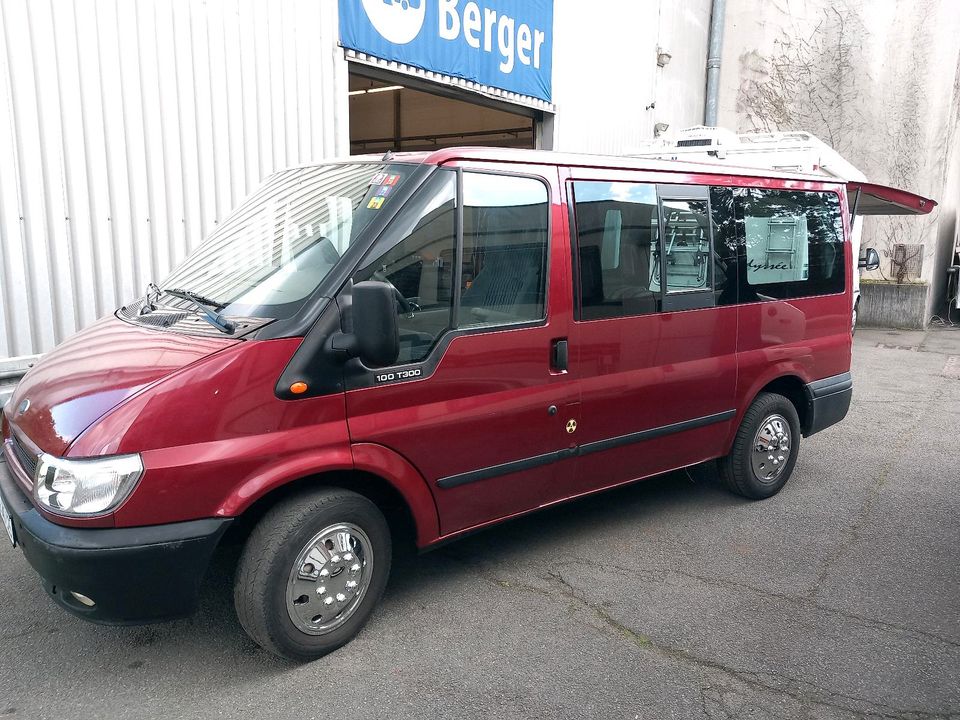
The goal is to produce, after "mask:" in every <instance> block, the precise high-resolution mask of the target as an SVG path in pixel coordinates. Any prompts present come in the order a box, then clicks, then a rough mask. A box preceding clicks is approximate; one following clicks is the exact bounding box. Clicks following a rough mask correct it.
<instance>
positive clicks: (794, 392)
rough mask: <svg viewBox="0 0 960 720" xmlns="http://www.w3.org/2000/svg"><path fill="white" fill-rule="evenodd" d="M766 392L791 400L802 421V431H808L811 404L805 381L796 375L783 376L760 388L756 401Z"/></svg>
mask: <svg viewBox="0 0 960 720" xmlns="http://www.w3.org/2000/svg"><path fill="white" fill-rule="evenodd" d="M764 392H767V393H776V394H777V395H783V396H784V397H785V398H786V399H787V400H789V401H790V403H791V404H792V405H793V407H794V409H795V410H796V411H797V417H798V418H799V419H800V429H801V430H806V428H807V421H808V419H809V414H810V413H809V410H810V404H809V399H808V397H807V391H806V383H805V382H804V381H803V380H801V379H800V378H799V377H797V376H796V375H782V376H781V377H778V378H777V379H776V380H771V381H770V382H768V383H767V384H766V385H764V386H763V387H762V388H760V390H759V391H758V392H757V393H756V395H754V399H756V396H757V395H759V394H760V393H764ZM751 402H752V400H751Z"/></svg>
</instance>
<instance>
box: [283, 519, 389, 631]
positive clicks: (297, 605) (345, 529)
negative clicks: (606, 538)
mask: <svg viewBox="0 0 960 720" xmlns="http://www.w3.org/2000/svg"><path fill="white" fill-rule="evenodd" d="M372 571H373V546H372V545H371V544H370V538H368V537H367V534H366V533H365V532H364V531H363V530H361V529H360V528H358V527H357V526H356V525H352V524H350V523H341V524H339V525H331V526H330V527H327V528H324V529H323V530H321V531H320V532H318V533H317V534H316V535H314V536H313V538H312V539H311V540H310V542H308V543H307V544H306V545H305V546H304V548H303V550H301V551H300V554H299V555H298V556H297V560H296V562H294V564H293V568H292V569H291V571H290V580H289V582H288V583H287V614H288V615H289V616H290V620H291V621H292V622H293V624H294V625H295V626H296V627H297V629H298V630H300V631H301V632H305V633H307V634H308V635H323V634H325V633H328V632H330V631H331V630H333V629H335V628H337V627H339V626H340V625H342V624H343V623H345V622H346V621H347V619H348V618H349V617H350V616H351V615H353V613H354V612H355V611H356V609H357V607H358V606H359V605H360V602H361V601H362V600H363V596H364V594H365V593H366V591H367V586H368V585H369V584H370V576H371V572H372Z"/></svg>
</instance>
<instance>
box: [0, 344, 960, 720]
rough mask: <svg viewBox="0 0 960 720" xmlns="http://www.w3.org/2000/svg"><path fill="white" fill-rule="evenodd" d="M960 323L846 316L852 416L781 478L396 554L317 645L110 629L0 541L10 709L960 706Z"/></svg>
mask: <svg viewBox="0 0 960 720" xmlns="http://www.w3.org/2000/svg"><path fill="white" fill-rule="evenodd" d="M951 357H954V358H957V357H960V330H947V329H935V330H931V331H930V332H927V333H923V332H913V333H911V332H898V331H887V330H865V329H864V330H860V331H858V333H857V338H856V347H855V359H854V368H853V374H854V383H855V385H854V401H853V407H852V409H851V412H850V414H849V416H848V417H847V419H846V420H845V421H844V422H843V423H842V424H841V425H838V426H835V427H833V428H830V429H828V430H826V431H824V432H822V433H820V434H818V435H816V436H814V437H812V438H810V439H809V440H805V441H804V442H803V445H802V448H801V454H800V459H799V462H798V464H797V467H796V470H795V471H794V475H793V478H792V479H791V480H790V482H789V483H788V484H787V486H786V487H785V488H784V490H783V491H782V492H781V493H780V494H779V495H777V496H776V497H774V498H772V499H770V500H766V501H763V502H750V501H746V500H743V499H740V498H737V497H734V496H732V495H730V494H728V493H727V492H726V491H725V490H724V489H723V488H722V487H721V486H720V485H719V482H718V480H717V475H716V471H715V469H714V468H713V466H703V467H699V468H695V469H693V470H691V471H690V472H689V473H688V472H679V473H672V474H669V475H665V476H661V477H658V478H655V479H652V480H649V481H646V482H643V483H639V484H637V485H634V486H631V487H629V488H624V489H620V490H616V491H613V492H609V493H604V494H600V495H597V496H593V497H591V498H589V499H586V500H582V501H579V502H575V503H572V504H568V505H565V506H562V507H559V508H555V509H553V510H549V511H546V512H542V513H539V514H535V515H533V516H529V517H527V518H524V519H522V520H519V521H516V522H512V523H508V524H505V525H502V526H500V527H497V528H493V529H491V530H488V531H485V532H483V533H481V534H478V535H475V536H472V537H470V538H468V539H466V540H463V541H461V542H458V543H455V544H451V545H448V546H446V547H444V548H442V549H440V550H438V551H436V552H433V553H429V554H426V555H423V556H419V557H418V556H410V557H406V558H402V559H400V560H399V561H398V563H397V565H396V567H395V569H394V573H393V576H392V579H391V582H390V585H389V587H388V589H387V594H386V596H385V598H384V600H383V602H382V604H381V607H380V609H379V610H378V611H377V612H376V613H375V615H374V617H373V619H372V620H371V622H370V623H369V624H368V625H367V627H366V629H365V630H364V631H363V632H362V633H361V635H360V636H359V637H358V638H357V639H356V640H354V641H353V642H352V643H351V644H349V645H348V646H346V647H345V648H343V649H341V650H339V651H337V652H336V653H334V654H332V655H330V656H328V657H327V658H324V659H322V660H320V661H318V662H315V663H312V664H309V665H294V664H291V663H287V662H284V661H281V660H277V659H275V658H273V657H272V656H270V655H269V654H267V653H266V652H264V651H262V650H260V649H259V648H257V646H255V645H254V644H253V643H252V642H251V641H250V640H248V639H247V637H246V636H245V635H244V634H243V631H242V630H241V628H240V626H239V624H238V623H237V620H236V617H235V615H234V611H233V605H232V599H231V598H232V588H231V573H230V563H229V557H228V556H227V555H224V556H222V557H220V558H219V559H218V560H217V562H216V564H215V566H214V568H213V569H212V571H211V573H210V576H209V578H208V580H207V581H206V583H205V588H204V593H203V601H202V607H201V610H200V612H199V613H198V614H197V615H196V616H194V617H193V618H190V619H188V620H182V621H177V622H173V623H167V624H160V625H152V626H144V627H134V628H114V627H100V626H96V625H91V624H88V623H85V622H83V621H81V620H77V619H74V618H72V617H70V616H68V615H66V614H65V613H63V612H62V611H61V610H59V609H58V608H57V607H56V606H55V605H54V604H53V602H52V601H50V600H48V599H47V598H46V596H45V595H44V594H43V593H42V591H41V588H40V584H39V581H38V579H37V577H36V576H35V574H34V573H33V571H32V570H31V569H30V567H29V566H28V565H27V563H26V562H25V560H24V558H23V557H22V555H21V553H20V551H19V550H14V549H12V548H11V547H10V546H9V545H8V544H7V543H6V540H5V539H2V538H0V539H2V540H3V541H2V542H0V717H10V718H14V719H16V718H58V719H59V718H84V719H86V718H123V717H131V718H133V717H136V718H219V717H246V718H285V719H286V718H297V719H298V720H304V719H306V718H322V719H324V720H328V719H330V720H332V719H334V718H336V719H337V720H340V719H342V718H419V717H424V718H490V717H510V718H526V717H543V718H580V717H589V718H627V719H632V720H637V719H641V718H642V719H644V720H646V719H660V718H844V719H845V718H903V719H907V718H910V719H916V720H919V719H920V718H934V717H955V718H960V487H958V486H960V372H957V370H958V369H960V359H955V360H953V361H951V360H950V358H951Z"/></svg>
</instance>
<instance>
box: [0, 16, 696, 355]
mask: <svg viewBox="0 0 960 720" xmlns="http://www.w3.org/2000/svg"><path fill="white" fill-rule="evenodd" d="M403 5H406V6H407V7H406V8H402V7H401V3H400V2H399V0H398V2H396V3H389V2H387V3H385V2H383V0H376V1H373V0H350V2H340V3H338V2H337V0H279V1H278V2H273V1H271V2H269V3H268V2H265V1H264V0H206V1H203V0H133V1H130V0H64V1H62V2H61V1H59V0H58V1H57V2H52V1H50V0H40V1H39V2H38V1H37V0H3V2H2V3H0V285H2V288H0V374H15V373H16V372H17V371H18V369H19V368H22V367H23V366H25V365H26V364H28V363H29V362H31V361H32V360H33V358H34V357H35V356H36V355H37V354H40V353H43V352H46V351H47V350H49V349H50V348H52V347H53V346H55V345H56V344H57V343H59V342H61V341H62V340H64V339H65V338H67V337H69V336H70V335H71V334H73V333H74V332H76V331H77V330H78V329H80V328H82V327H85V326H87V325H89V324H90V323H91V322H93V321H94V320H95V319H96V318H98V317H102V316H104V315H106V314H109V313H112V312H113V311H114V310H115V309H116V308H117V307H118V306H120V305H121V304H123V303H124V302H126V301H129V300H130V299H132V298H135V297H137V296H138V295H139V294H141V293H142V292H143V290H144V287H145V286H146V284H147V283H148V282H150V281H155V282H160V281H162V280H163V279H164V278H165V277H166V276H167V275H168V273H169V272H170V271H171V269H172V268H173V267H175V266H176V265H177V264H178V263H179V262H180V261H181V260H182V259H183V258H184V257H185V255H186V254H187V253H188V252H189V251H190V250H191V249H193V248H194V247H196V245H197V244H198V243H199V242H201V240H202V239H203V238H204V237H205V236H206V235H207V234H208V233H209V232H210V231H211V230H212V229H213V228H215V227H216V225H217V223H218V222H220V221H221V220H222V219H223V218H224V217H225V216H226V214H227V213H228V212H229V211H230V209H231V208H232V207H234V206H236V205H237V204H238V203H239V202H240V200H241V199H242V198H243V197H244V196H245V195H246V194H247V193H248V192H250V191H251V190H252V189H253V188H254V187H255V186H256V185H257V184H258V183H259V182H260V180H261V179H262V178H264V177H265V176H267V175H269V174H270V173H272V172H273V171H275V170H277V169H278V168H282V167H285V166H289V165H294V164H298V163H306V162H315V161H320V160H324V159H328V158H333V157H343V156H346V155H349V154H351V152H353V153H358V152H383V151H384V150H386V149H418V148H427V147H439V146H444V145H454V144H488V145H489V144H493V145H518V146H524V147H543V148H555V149H564V150H578V151H588V152H612V153H618V152H624V151H626V150H628V149H629V148H630V147H631V145H633V144H635V143H636V142H638V141H639V140H642V139H644V138H647V137H650V136H651V135H652V133H653V132H654V126H655V125H656V124H657V123H663V124H664V125H669V126H671V127H681V126H684V125H692V124H697V123H700V122H702V119H703V95H704V88H703V84H704V83H703V73H704V63H705V58H706V42H707V26H708V23H709V17H710V0H658V1H657V2H645V3H632V2H631V3H626V2H619V1H618V0H597V1H596V2H593V3H575V2H557V3H554V2H553V1H552V0H537V1H536V2H521V1H520V0H478V2H476V3H475V2H467V1H465V0H457V1H453V0H442V1H441V0H420V1H419V2H417V0H409V2H406V3H403ZM341 6H343V7H346V6H353V9H352V10H351V9H350V8H347V12H343V13H341V12H340V10H341ZM378 6H382V9H384V10H386V11H391V10H392V11H394V12H410V13H414V15H416V13H417V12H421V11H422V13H423V15H422V22H423V27H422V31H421V33H420V34H421V35H423V36H424V37H426V36H427V35H428V34H429V35H431V36H432V43H430V44H427V45H425V46H424V47H423V48H421V50H422V51H423V52H422V55H421V57H420V59H421V60H424V59H425V62H421V65H426V67H416V66H414V65H413V64H412V63H404V62H398V61H396V60H391V59H388V58H384V57H382V56H383V55H387V56H389V55H390V53H387V52H383V53H381V54H380V55H381V56H380V57H378V56H377V55H374V54H371V53H366V52H362V51H359V50H356V49H354V48H347V47H345V46H344V45H346V44H348V43H346V42H343V43H342V41H343V39H344V38H349V39H351V40H353V41H354V42H352V43H350V44H353V45H354V46H358V45H360V44H361V43H360V42H357V39H358V38H360V39H364V38H365V39H366V40H369V39H370V35H371V32H372V30H375V28H372V23H370V21H369V17H367V16H366V12H367V10H368V9H369V10H370V12H373V13H376V12H377V11H378V10H379V9H380V7H378ZM393 6H395V7H396V10H393ZM488 12H494V13H496V18H497V19H496V21H495V22H494V23H493V24H492V25H491V26H489V27H488V28H485V27H484V24H485V23H486V21H487V18H488V15H487V13H488ZM474 13H476V16H477V17H476V18H475V15H474ZM454 15H456V22H457V24H458V25H459V27H458V28H457V30H458V32H457V33H456V37H454V36H453V22H454V20H453V16H454ZM502 18H505V19H504V20H503V22H500V21H501V19H502ZM415 19H416V18H415ZM441 20H443V21H444V22H446V34H447V35H448V36H450V38H445V37H442V36H440V22H441ZM475 20H477V21H479V27H478V28H475V26H474V23H475ZM361 25H362V27H361ZM521 26H526V28H527V30H523V31H522V32H521ZM485 31H487V32H486V34H485ZM534 31H536V32H538V33H540V34H541V35H542V37H541V35H537V36H534ZM365 33H366V34H365ZM528 33H529V37H528ZM467 35H469V38H467V37H466V36H467ZM399 39H402V38H399ZM381 40H383V38H381ZM535 41H539V47H538V49H539V53H540V56H539V58H537V59H538V67H536V68H532V65H533V62H532V61H533V59H534V58H533V52H534V49H535V48H534V43H535ZM473 44H478V45H479V49H478V48H474V47H473ZM444 46H449V47H451V48H453V50H452V51H450V52H445V50H444ZM380 47H382V45H381V46H380ZM487 48H489V51H488V50H487ZM471 52H473V53H479V54H480V55H483V56H486V57H483V58H481V60H482V61H484V63H485V64H482V67H483V68H486V69H487V71H489V73H488V75H487V76H485V77H483V78H481V79H482V80H483V82H479V81H477V82H474V81H470V80H468V79H466V78H464V77H460V76H458V74H459V75H467V74H468V73H469V72H472V71H473V70H474V69H475V68H473V67H472V66H471V65H470V58H469V57H467V56H468V54H469V53H471ZM667 55H669V56H670V57H669V58H667V57H666V56H667ZM521 56H522V58H521ZM464 58H466V61H465V60H464ZM414 59H416V58H414ZM523 59H527V60H529V61H530V63H529V64H524V63H523ZM665 59H666V60H667V62H666V63H665V64H662V65H660V64H658V61H659V62H660V63H663V61H664V60H665ZM458 63H459V64H458ZM511 63H512V67H511V72H510V73H505V72H502V71H500V68H501V67H503V68H506V67H508V65H510V64H511ZM491 68H492V70H491ZM521 69H522V70H528V71H530V70H535V71H536V72H532V73H531V77H532V82H533V83H536V82H539V83H540V85H539V90H538V91H536V92H535V91H534V90H531V89H530V88H531V87H537V86H536V85H535V84H534V85H530V86H527V87H526V90H524V87H525V86H523V85H522V84H521V85H517V84H516V83H515V82H514V81H513V80H512V79H511V76H513V75H516V74H517V72H518V71H519V70H521ZM461 71H463V72H461ZM383 88H393V89H387V90H384V89H383ZM371 90H373V91H374V92H370V91H371ZM598 108H602V112H598Z"/></svg>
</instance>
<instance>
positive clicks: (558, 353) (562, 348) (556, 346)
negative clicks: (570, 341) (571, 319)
mask: <svg viewBox="0 0 960 720" xmlns="http://www.w3.org/2000/svg"><path fill="white" fill-rule="evenodd" d="M569 355H570V351H569V348H568V347H567V339H566V338H563V339H561V340H554V341H553V347H552V348H551V349H550V369H551V370H552V371H553V372H558V373H562V372H566V371H567V368H568V366H569V364H570V363H569V361H570V357H569Z"/></svg>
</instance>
